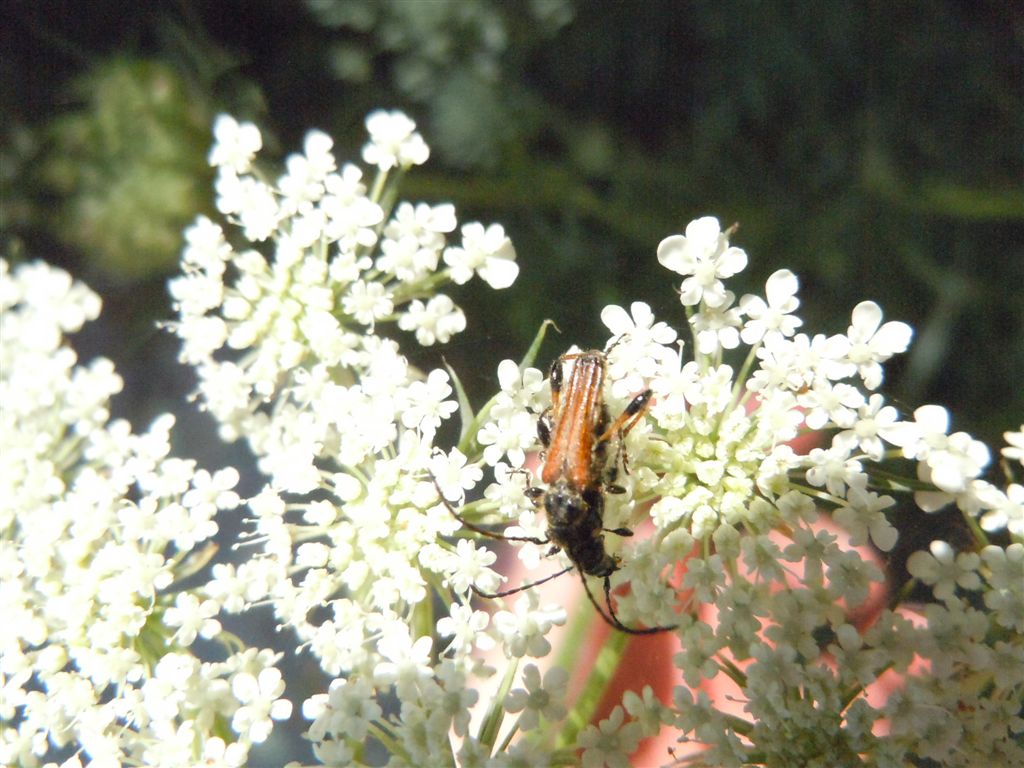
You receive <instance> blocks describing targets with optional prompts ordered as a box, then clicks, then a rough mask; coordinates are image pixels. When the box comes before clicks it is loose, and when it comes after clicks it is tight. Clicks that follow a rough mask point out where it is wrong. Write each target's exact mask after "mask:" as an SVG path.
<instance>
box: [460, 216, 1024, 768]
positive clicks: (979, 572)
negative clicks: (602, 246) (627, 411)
mask: <svg viewBox="0 0 1024 768" xmlns="http://www.w3.org/2000/svg"><path fill="white" fill-rule="evenodd" d="M728 234H729V233H728V232H722V230H721V228H720V226H719V223H718V221H717V220H715V219H713V218H710V217H709V218H704V219H699V220H697V221H694V222H692V223H691V224H690V225H689V226H688V227H687V229H686V233H685V235H677V236H674V237H670V238H668V239H666V240H665V241H664V242H663V243H662V244H661V246H660V248H659V249H658V257H659V260H660V261H661V262H662V264H663V265H664V266H666V267H668V268H669V269H672V270H673V271H675V272H677V273H679V274H681V275H682V276H683V278H684V279H683V282H682V285H681V287H680V298H681V301H682V304H683V306H684V307H685V308H686V311H687V315H688V317H689V323H690V326H691V330H692V332H693V336H694V340H695V345H694V346H695V352H694V355H693V358H692V359H691V360H690V361H689V362H684V357H683V355H682V348H683V344H682V342H678V343H677V334H676V331H675V330H674V329H672V328H671V327H669V326H668V325H666V324H665V323H662V322H656V321H655V318H654V317H653V315H652V313H651V311H650V309H649V307H648V306H647V305H646V304H642V303H634V304H633V305H632V307H631V309H630V312H627V311H626V310H624V309H622V308H620V307H608V308H606V310H605V311H604V313H603V315H602V319H603V320H604V322H605V324H606V325H607V327H608V329H609V330H610V331H611V333H612V339H613V340H615V342H614V344H611V345H610V347H609V353H608V357H609V379H610V383H609V385H608V387H607V394H608V396H609V400H610V406H611V410H612V413H613V415H614V414H615V413H616V412H617V411H616V407H618V408H619V409H620V410H621V409H622V408H623V407H624V406H625V404H626V403H627V402H628V401H629V399H630V398H632V397H633V396H634V395H635V394H636V393H637V392H638V391H641V390H642V389H644V388H645V387H651V388H652V389H653V391H654V393H655V400H654V403H653V406H652V408H651V411H650V416H649V418H648V419H647V420H646V421H645V422H644V423H642V424H641V425H639V426H637V428H636V429H634V430H632V431H631V432H630V433H629V435H628V437H627V439H626V453H627V455H628V457H629V466H630V468H631V472H630V474H629V475H627V476H625V477H623V476H622V475H621V474H620V476H619V481H620V482H621V481H625V482H627V483H628V484H629V485H630V486H631V490H632V497H633V501H634V502H639V501H644V500H650V501H652V502H653V506H651V508H650V513H649V514H650V517H651V519H652V521H653V522H654V525H655V532H654V534H653V535H652V536H650V537H649V538H646V539H641V540H639V541H637V542H636V544H635V545H634V546H632V547H631V548H629V547H627V548H626V549H625V552H624V553H623V554H622V562H623V566H622V568H621V570H619V571H618V572H617V573H615V574H614V575H613V577H612V581H613V584H626V583H628V584H629V586H630V590H629V593H628V594H626V595H623V596H621V597H619V598H617V601H616V602H617V604H618V615H619V617H620V618H621V619H622V620H623V621H624V622H625V623H626V624H627V625H633V626H636V625H638V624H647V625H679V629H678V635H679V638H680V644H681V646H682V649H683V651H682V653H681V654H680V655H679V656H678V657H677V666H678V668H679V672H680V674H681V675H682V676H683V677H684V679H685V680H686V682H687V685H685V686H680V687H678V688H677V690H676V698H675V702H674V706H673V707H670V708H668V709H666V708H665V707H663V706H662V705H661V704H660V703H658V702H652V703H651V704H650V706H647V707H641V706H639V705H637V704H636V701H635V700H634V702H633V703H634V707H633V709H632V710H629V712H630V714H631V715H632V719H626V718H625V714H624V711H623V710H622V709H618V710H616V711H615V712H613V713H612V716H611V717H610V718H609V719H608V720H605V721H603V722H602V723H601V724H600V726H599V727H598V728H596V729H595V728H594V727H593V726H591V727H590V728H589V729H588V730H587V731H584V732H582V733H580V734H579V735H578V738H579V741H578V745H579V746H580V747H583V748H584V752H583V762H584V764H593V765H603V764H608V765H613V764H619V763H621V764H622V765H626V764H627V763H626V760H627V759H628V755H629V754H630V753H631V752H632V751H633V750H634V749H635V747H636V745H637V743H638V741H639V739H640V738H641V736H651V735H653V734H654V733H657V731H658V726H657V723H659V722H665V721H666V720H667V721H669V722H672V723H673V724H674V726H675V727H676V728H677V729H678V730H679V731H680V732H681V733H682V734H686V735H687V737H688V738H689V739H691V740H693V739H696V740H697V741H702V742H704V743H705V745H706V746H710V748H711V751H710V752H709V753H704V754H703V755H702V759H704V760H707V762H708V763H709V764H715V765H732V764H737V765H738V764H740V763H746V762H758V761H757V760H756V759H755V757H754V756H755V755H772V756H774V757H773V760H772V761H769V762H777V763H778V764H785V765H806V764H812V763H814V761H815V760H819V761H820V760H822V759H825V758H826V757H827V756H835V755H843V754H845V755H861V756H872V757H873V758H874V759H876V760H878V762H879V764H892V765H897V764H902V762H901V761H902V756H904V755H908V754H910V755H918V756H920V757H921V758H927V759H931V760H935V761H937V762H939V763H940V764H943V765H947V764H949V765H960V764H963V765H971V764H980V763H979V762H978V761H983V760H987V759H990V758H991V759H995V760H996V762H997V763H1000V764H1020V763H1021V761H1024V748H1022V746H1021V741H1020V736H1021V734H1022V733H1024V719H1022V718H1021V715H1020V712H1019V703H1020V701H1021V700H1022V697H1024V544H1021V543H1019V540H1020V539H1021V538H1022V536H1024V488H1022V486H1021V485H1018V484H1014V483H1010V484H1009V485H1008V486H1007V487H1006V488H1005V489H1000V488H998V487H996V485H994V484H993V483H991V482H988V481H986V480H983V479H981V475H982V473H983V472H984V471H985V470H986V469H987V466H988V463H989V454H988V449H987V448H986V447H985V446H984V445H983V444H982V443H980V442H978V441H977V440H974V439H973V438H971V437H970V436H969V435H967V434H965V433H954V434H949V430H948V426H949V423H948V422H949V417H948V414H947V413H946V411H945V410H944V409H942V408H940V407H938V406H925V407H923V408H920V409H918V411H916V412H915V414H914V420H913V421H901V420H900V418H899V414H898V412H897V410H896V409H895V408H893V407H892V406H889V405H887V404H886V403H885V400H884V398H883V396H882V395H880V394H878V393H877V392H874V390H875V389H877V388H878V387H879V385H880V384H881V382H882V377H883V367H882V365H883V363H884V362H885V361H886V360H887V359H888V358H890V357H891V356H892V355H894V354H896V353H899V352H902V351H904V350H905V349H906V348H907V346H908V344H909V341H910V337H911V329H910V328H909V327H908V326H907V325H905V324H904V323H899V322H883V318H882V312H881V310H880V309H879V308H878V306H877V305H876V304H874V303H872V302H863V303H861V304H859V305H858V306H857V307H855V308H854V310H853V312H852V318H851V322H850V325H849V327H848V329H847V331H846V333H845V334H835V335H832V336H827V335H824V334H817V335H814V336H810V335H807V334H804V333H798V329H799V328H800V327H801V325H802V321H801V320H800V318H799V317H797V316H796V315H795V311H796V310H797V308H798V307H799V301H798V299H797V296H796V294H797V288H798V282H797V278H796V276H795V275H793V274H792V273H791V272H789V271H788V270H780V271H778V272H776V273H775V274H773V275H772V276H771V277H770V278H769V279H768V281H767V285H766V294H765V297H764V298H761V297H758V296H744V297H743V298H742V299H740V301H739V302H738V303H737V302H736V297H735V295H734V294H733V293H732V292H731V291H729V290H728V289H727V288H726V287H725V283H724V282H723V281H724V279H725V278H728V277H731V276H733V275H735V274H736V273H737V272H739V271H740V270H742V269H743V268H744V267H745V265H746V262H747V257H746V254H745V253H744V252H743V251H742V250H740V249H738V248H736V247H734V246H730V244H729V242H728ZM741 343H743V344H746V345H747V347H748V349H747V354H746V358H745V360H743V361H742V362H741V363H740V364H739V365H738V367H736V368H734V367H733V366H732V365H730V364H728V363H727V362H725V355H726V353H727V352H729V351H731V350H734V349H737V348H738V347H740V345H741ZM507 365H508V368H507V369H506V370H505V371H504V374H503V375H500V376H499V379H500V382H501V385H502V392H501V394H500V395H499V396H498V397H497V398H496V399H495V400H494V401H493V402H492V404H491V407H490V409H489V411H488V412H487V414H486V416H487V417H486V418H485V419H483V420H482V423H481V425H480V429H479V432H478V433H477V441H478V442H479V443H480V444H482V445H483V446H484V450H483V452H482V455H481V458H482V459H483V461H484V462H485V463H487V464H489V465H492V466H493V467H494V468H495V478H496V480H497V482H496V483H494V484H492V485H491V486H489V487H488V488H487V489H486V490H485V491H484V499H485V500H486V501H484V502H472V503H470V504H467V505H465V507H464V508H463V509H464V514H465V515H467V516H468V517H473V518H476V513H477V512H478V511H485V510H494V509H495V508H497V509H499V510H500V511H501V512H502V515H503V518H504V519H506V520H508V519H511V520H513V521H515V522H517V523H518V526H517V527H513V528H510V529H509V531H508V532H509V533H510V534H513V535H516V536H524V535H525V536H534V537H540V536H543V523H542V522H541V521H538V520H537V517H536V513H535V510H534V509H533V508H532V506H531V505H530V504H528V503H524V502H523V493H522V488H523V482H524V481H523V479H522V475H521V473H517V472H509V471H508V467H507V465H506V464H504V463H503V462H505V461H507V462H508V463H509V464H510V465H512V466H513V467H519V466H521V465H522V463H523V457H524V454H525V452H526V451H529V450H531V449H535V448H536V447H537V446H536V437H535V435H536V427H535V420H536V419H535V417H531V415H530V414H531V413H536V412H538V411H539V410H540V408H541V407H543V406H542V405H540V406H539V405H538V400H541V401H542V400H543V396H544V390H543V381H542V375H541V374H540V372H539V371H536V370H533V369H529V370H526V371H525V372H523V373H522V374H520V373H519V371H518V370H517V369H516V367H515V366H514V365H512V364H507ZM829 439H830V442H829V443H827V444H826V445H824V446H821V447H813V446H816V445H817V444H819V443H820V442H821V441H822V440H829ZM1007 441H1008V443H1010V447H1008V448H1007V449H1005V450H1004V455H1005V456H1006V457H1007V458H1008V459H1018V460H1019V459H1020V451H1019V448H1018V446H1019V444H1020V438H1019V436H1017V435H1015V433H1008V435H1007ZM900 459H910V460H912V461H914V462H915V463H916V464H915V465H914V466H916V478H913V477H911V478H908V479H907V480H906V481H905V482H902V483H901V482H899V481H896V480H895V479H894V478H895V476H894V475H892V474H889V472H890V471H891V470H888V469H883V468H882V467H881V466H880V462H882V461H883V460H889V461H899V460H900ZM913 471H914V470H913V467H911V472H910V474H913ZM443 485H444V484H443ZM445 487H449V486H445ZM450 487H452V488H454V487H455V484H454V483H452V484H451V486H450ZM463 487H466V486H465V484H463ZM910 488H913V489H914V490H915V493H914V494H913V497H912V498H913V501H915V502H916V504H917V506H918V512H917V514H921V513H922V512H933V511H935V510H938V509H939V508H941V507H944V506H947V505H949V504H951V503H955V504H956V505H957V506H958V507H959V509H960V510H961V511H962V512H963V513H964V515H965V517H966V519H967V523H968V524H969V525H978V526H980V529H981V530H983V531H984V532H987V533H999V532H1003V531H1006V532H1008V533H1009V534H1010V535H1011V536H1012V537H1014V538H1016V539H1017V540H1018V543H1014V544H1012V545H1010V546H1009V547H999V546H996V545H994V544H988V545H986V546H984V548H983V549H981V550H980V555H979V554H974V553H961V554H959V555H957V554H955V553H954V552H953V550H952V549H951V547H950V546H949V545H948V544H946V543H945V542H936V543H935V544H934V545H933V546H932V550H931V552H918V553H916V554H915V555H914V556H912V557H911V558H910V562H909V568H910V571H911V573H912V575H913V576H915V577H917V578H918V579H919V580H920V581H921V582H922V583H924V584H926V585H928V586H931V587H932V588H933V589H934V593H935V597H936V599H937V600H939V601H941V604H940V605H929V606H927V607H926V608H924V609H922V610H919V611H917V612H914V608H913V606H910V607H907V606H904V607H902V608H901V609H900V611H898V612H894V611H888V610H886V611H882V610H881V603H882V602H884V601H883V600H882V599H881V597H880V596H881V595H884V587H883V582H884V578H883V572H882V569H881V568H880V567H879V565H878V564H877V562H876V558H875V557H874V556H873V555H872V554H871V553H872V551H881V552H888V551H890V550H892V548H893V547H894V545H895V543H896V539H897V530H896V528H895V527H894V526H893V524H892V522H891V521H890V519H889V517H888V516H887V511H893V510H894V509H895V505H896V498H895V497H896V496H897V495H899V492H900V491H902V492H903V496H904V497H908V496H909V494H908V493H907V491H908V489H910ZM619 498H621V497H619ZM910 500H911V499H910V498H906V502H910ZM631 509H633V506H632V505H622V504H619V503H617V502H615V501H614V499H613V497H611V496H609V497H608V503H607V504H606V508H605V519H604V525H605V526H606V528H609V529H611V528H615V527H617V526H619V525H622V524H627V525H629V524H631V523H636V522H637V520H636V519H635V516H634V517H633V519H630V511H631ZM476 519H478V518H476ZM830 529H831V530H830ZM615 541H617V539H616V538H615V537H608V541H607V545H608V546H609V547H614V546H617V545H616V544H615V543H614V542H615ZM981 544H982V545H984V544H985V541H984V540H983V539H982V540H981ZM872 548H874V549H872ZM543 551H544V548H542V547H538V546H536V545H533V544H525V545H523V546H522V547H521V549H520V557H521V558H522V559H523V560H524V562H525V563H527V564H528V565H529V566H534V565H536V563H537V562H538V561H539V560H540V558H541V556H542V554H543ZM684 560H685V561H686V574H685V576H684V577H683V579H682V582H681V584H679V583H675V584H674V585H673V584H669V583H666V581H665V579H664V576H663V574H665V573H671V572H672V570H673V569H674V568H675V567H676V565H677V563H679V562H681V561H684ZM563 564H564V565H568V564H569V562H568V561H567V560H564V559H563ZM794 568H800V569H801V570H800V573H801V574H802V575H801V576H799V577H795V576H794V574H793V569H794ZM680 587H681V588H682V590H683V593H684V594H687V595H688V600H687V602H686V603H685V604H684V605H680V604H679V602H678V599H677V592H676V590H677V589H679V588H680ZM971 593H980V594H981V599H982V601H983V603H984V605H985V607H986V608H987V609H988V610H987V612H980V611H978V610H977V608H976V607H975V606H974V601H973V600H972V598H971ZM710 606H713V607H714V610H713V615H709V614H708V613H707V608H706V607H710ZM872 606H874V608H872ZM681 609H682V610H683V613H682V615H680V613H679V611H680V610H681ZM865 610H873V611H874V613H873V614H872V616H873V618H872V620H871V622H868V623H865V624H863V625H855V623H856V618H855V617H856V614H857V611H861V612H863V611H865ZM908 612H910V613H911V614H912V615H917V616H920V617H921V620H920V621H919V622H918V623H911V622H910V621H908V620H907V618H906V615H907V614H908ZM698 616H700V617H701V619H702V620H698V619H697V617H698ZM712 619H713V621H712ZM966 626H970V627H971V629H970V631H967V629H966ZM712 627H713V628H712ZM957 627H961V628H964V631H963V632H962V633H961V634H960V636H958V637H957V639H956V642H955V644H954V643H952V641H951V638H952V637H954V636H956V635H957V632H956V631H955V630H954V628H957ZM829 637H831V638H833V639H832V640H829V639H828V638H829ZM829 657H831V658H833V659H836V660H837V661H838V663H837V664H830V663H829V662H828V658H829ZM912 662H915V663H916V666H914V667H912V666H911V665H912ZM737 665H739V666H737ZM926 665H931V668H932V670H933V673H932V674H925V673H921V671H920V670H921V668H922V667H923V666H926ZM741 667H742V671H741ZM940 669H941V670H942V671H941V673H939V674H935V672H936V671H937V670H940ZM896 673H902V674H905V675H907V681H906V683H905V684H904V687H903V688H902V690H900V691H898V692H895V693H892V695H890V696H889V697H888V698H887V699H886V698H884V697H882V699H881V702H880V703H878V697H877V693H876V689H877V686H878V685H879V680H880V679H881V678H882V677H883V675H885V674H889V675H893V674H896ZM716 675H725V676H728V677H729V678H730V680H731V682H732V685H733V689H732V690H731V691H730V692H729V694H728V696H731V697H732V698H733V699H734V700H743V701H747V702H749V704H748V705H747V707H746V709H747V712H748V713H749V714H750V716H751V718H752V720H751V722H750V723H749V724H747V726H746V727H737V722H738V721H736V720H735V719H734V718H732V716H731V715H727V714H726V711H727V710H728V704H727V702H726V701H725V699H724V698H723V699H722V700H720V701H712V700H711V699H708V698H707V697H706V696H704V695H703V694H701V695H698V696H694V690H693V689H696V688H697V687H698V686H699V685H700V684H701V682H702V681H704V680H706V679H707V678H714V677H716ZM691 687H692V689H691ZM726 698H728V697H726ZM869 701H870V702H871V703H870V704H869ZM627 709H628V708H627ZM634 710H635V711H634ZM652 723H653V725H652ZM993 723H998V725H993ZM885 728H888V729H889V731H890V734H889V736H888V737H882V736H879V735H876V732H880V731H881V730H883V729H885ZM940 734H941V737H942V738H941V739H940V738H937V735H940ZM966 745H969V746H966ZM993 756H994V757H993ZM887 760H890V761H891V762H889V763H886V761H887ZM1001 761H1002V762H1001Z"/></svg>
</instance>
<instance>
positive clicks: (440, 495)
mask: <svg viewBox="0 0 1024 768" xmlns="http://www.w3.org/2000/svg"><path fill="white" fill-rule="evenodd" d="M429 474H430V479H431V481H432V482H433V483H434V488H436V489H437V497H438V498H439V499H440V500H441V503H442V504H444V506H445V508H446V509H447V510H448V511H449V512H451V513H452V517H454V518H455V519H456V520H458V521H459V522H460V523H462V525H463V526H464V527H466V528H469V530H471V531H474V532H475V533H479V534H480V535H481V536H487V537H488V538H491V539H499V540H501V541H528V542H530V543H531V544H548V543H549V541H548V540H547V539H538V538H537V537H535V536H506V535H505V534H503V533H495V532H494V531H489V530H487V529H486V528H481V527H480V526H478V525H474V524H473V523H471V522H469V520H467V519H466V518H464V517H463V516H462V515H460V514H459V513H458V512H456V511H455V507H453V506H452V505H451V504H450V503H449V502H448V499H446V498H445V496H444V493H443V492H442V491H441V486H440V484H439V483H438V482H437V478H436V477H434V475H433V473H429Z"/></svg>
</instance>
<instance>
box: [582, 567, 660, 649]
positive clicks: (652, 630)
mask: <svg viewBox="0 0 1024 768" xmlns="http://www.w3.org/2000/svg"><path fill="white" fill-rule="evenodd" d="M580 579H581V580H582V581H583V589H585V590H586V591H587V597H588V598H590V602H591V604H593V606H594V609H595V610H596V611H597V612H598V613H599V614H600V615H601V618H602V619H604V621H605V623H606V624H607V625H608V626H610V627H612V628H613V629H617V630H619V631H620V632H625V633H626V634H627V635H656V634H658V633H659V632H668V631H670V630H673V629H675V627H674V626H665V627H644V628H643V629H636V628H634V627H627V626H626V625H625V624H623V623H622V622H621V621H619V617H618V616H616V615H615V608H613V607H612V595H611V592H612V583H611V579H609V578H608V577H607V576H605V577H604V600H605V603H607V605H608V613H605V612H604V609H603V608H602V607H601V605H600V603H598V602H597V600H595V599H594V594H593V593H592V592H591V591H590V585H589V584H588V583H587V575H586V574H585V573H583V571H580Z"/></svg>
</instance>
